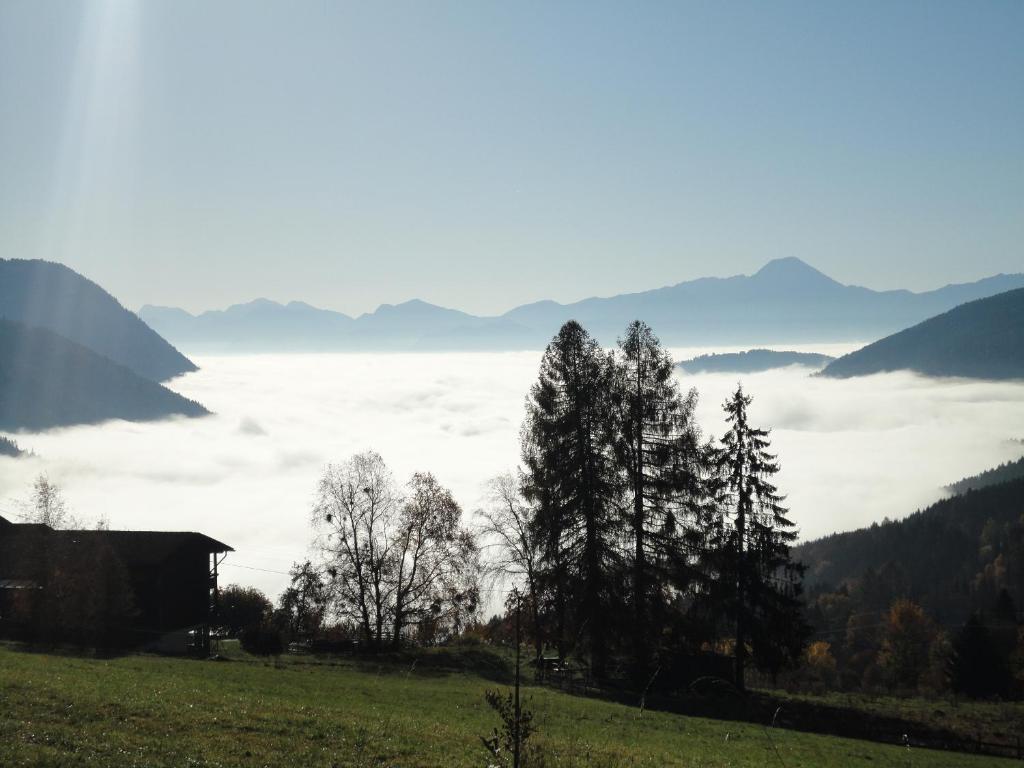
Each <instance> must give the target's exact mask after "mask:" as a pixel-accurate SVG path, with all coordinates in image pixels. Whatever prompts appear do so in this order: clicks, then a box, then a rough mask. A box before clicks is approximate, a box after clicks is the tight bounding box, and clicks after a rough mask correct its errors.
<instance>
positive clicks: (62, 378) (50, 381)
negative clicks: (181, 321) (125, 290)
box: [0, 320, 207, 430]
mask: <svg viewBox="0 0 1024 768" xmlns="http://www.w3.org/2000/svg"><path fill="white" fill-rule="evenodd" d="M206 413H207V410H206V409H205V408H203V406H201V405H199V404H198V403H195V402H193V401H191V400H187V399H186V398H184V397H182V396H181V395H178V394H176V393H175V392H172V391H171V390H169V389H167V388H166V387H164V386H162V385H160V384H158V383H156V382H155V381H151V380H150V379H147V378H144V377H142V376H139V375H138V374H137V373H135V372H134V371H132V370H131V369H129V368H127V367H126V366H123V365H118V364H117V363H114V362H112V361H110V360H109V359H107V358H106V357H103V356H102V355H99V354H97V353H96V352H93V351H92V350H91V349H88V348H86V347H84V346H83V345H81V344H77V343H75V342H73V341H69V340H68V339H65V338H64V337H62V336H58V335H57V334H56V333H54V332H53V331H50V330H47V329H45V328H29V327H26V326H24V325H22V324H20V323H15V322H12V321H10V320H0V429H5V430H42V429H49V428H52V427H62V426H70V425H73V424H91V423H97V422H101V421H105V420H108V419H125V420H127V421H148V420H151V419H159V418H164V417H167V416H175V415H181V416H202V415H204V414H206Z"/></svg>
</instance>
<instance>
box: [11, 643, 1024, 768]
mask: <svg viewBox="0 0 1024 768" xmlns="http://www.w3.org/2000/svg"><path fill="white" fill-rule="evenodd" d="M430 661H431V659H425V661H424V664H422V665H420V664H417V665H416V666H415V667H412V666H411V665H407V664H401V665H399V664H382V665H380V666H379V667H377V666H375V665H366V664H363V665H355V664H352V663H335V664H327V663H304V660H303V659H301V658H298V659H289V660H286V661H283V662H279V663H273V662H270V663H266V662H262V661H257V660H254V659H247V658H239V659H238V660H235V661H231V662H220V663H219V662H213V661H190V660H183V659H168V658H160V657H154V656H126V657H121V658H116V659H111V660H102V659H91V658H81V657H74V656H61V655H45V654H40V653H27V652H23V651H20V650H17V649H14V648H11V647H2V646H0V765H2V766H4V767H5V768H7V767H8V766H29V765H30V766H77V765H90V766H110V767H111V768H114V767H115V766H116V767H117V768H121V767H122V766H211V767H212V766H259V765H273V766H276V765H297V766H325V767H330V766H486V765H487V760H486V759H485V754H484V752H483V749H482V747H481V746H480V740H479V736H480V735H482V734H485V733H488V732H489V731H490V730H491V728H493V727H494V725H496V717H495V715H494V714H493V712H492V711H491V710H490V709H489V708H488V707H487V706H486V704H485V703H484V701H483V692H484V690H485V689H487V688H494V687H497V686H496V684H495V683H493V682H490V681H488V680H487V679H485V678H484V677H481V676H478V675H476V674H473V673H471V672H467V671H453V672H446V671H442V670H439V669H436V668H435V667H433V666H432V665H431V664H430ZM525 699H526V701H527V705H528V706H529V707H530V708H532V709H533V710H534V712H535V714H536V722H537V724H538V726H539V731H538V735H537V737H536V743H537V744H538V746H539V747H540V748H542V750H543V752H544V756H545V765H547V766H723V767H724V766H730V767H737V768H739V767H741V766H756V767H757V768H764V767H766V766H786V767H792V766H805V767H810V766H836V765H851V766H900V767H901V768H903V767H905V766H920V767H921V768H924V767H926V766H937V767H938V766H949V767H950V768H952V767H953V766H968V767H969V766H981V765H1011V764H1013V763H1010V762H1009V761H1004V760H998V759H994V758H982V757H975V756H968V755H962V754H952V753H943V752H934V751H928V750H908V749H904V748H900V747H890V746H884V745H879V744H873V743H869V742H861V741H852V740H847V739H839V738H831V737H827V736H817V735H811V734H805V733H797V732H792V731H785V730H781V729H770V730H766V729H764V728H761V727H759V726H755V725H751V724H747V723H732V722H726V721H716V720H706V719H702V718H693V717H682V716H678V715H669V714H665V713H659V712H651V711H646V712H644V713H643V715H642V716H641V715H640V713H639V711H638V710H637V709H635V708H630V707H625V706H622V705H617V704H613V703H609V702H604V701H599V700H594V699H585V698H580V697H572V696H568V695H565V694H562V693H559V692H557V691H552V690H548V689H544V688H527V689H526V691H525Z"/></svg>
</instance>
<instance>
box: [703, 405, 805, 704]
mask: <svg viewBox="0 0 1024 768" xmlns="http://www.w3.org/2000/svg"><path fill="white" fill-rule="evenodd" d="M752 400H753V398H751V397H750V396H749V395H745V394H744V393H743V388H742V387H737V389H736V392H735V393H734V394H733V395H732V396H731V397H730V398H729V399H728V400H726V401H725V404H724V405H723V408H724V410H725V412H726V421H727V422H728V423H729V425H730V427H729V430H728V431H727V432H726V434H725V436H724V437H723V438H722V443H721V446H720V447H719V448H718V449H717V451H716V453H717V461H716V463H717V465H718V466H717V468H718V478H717V481H716V485H717V490H716V496H717V498H718V501H719V503H720V505H721V508H722V512H723V526H722V541H721V549H720V551H719V558H718V563H719V567H720V569H721V570H720V574H719V575H720V577H721V579H722V584H723V585H725V586H726V589H727V594H728V602H729V603H730V604H731V605H730V608H731V613H732V615H733V618H734V620H735V632H736V636H735V644H736V648H735V654H736V685H737V687H739V688H740V689H741V690H742V689H743V688H744V668H745V665H746V663H747V656H748V644H749V645H750V647H751V648H752V649H753V653H754V661H755V663H757V665H758V666H759V667H761V668H763V669H768V670H770V671H772V672H775V671H777V670H778V669H779V668H780V667H781V666H782V665H783V664H784V663H786V662H787V661H791V660H793V659H795V658H796V657H797V656H798V655H799V653H800V651H801V650H802V648H803V645H804V642H805V640H806V634H807V633H806V629H805V625H804V623H803V620H802V619H801V617H800V610H799V609H800V604H799V595H800V578H801V576H802V572H803V569H802V567H801V566H799V565H797V564H795V563H793V562H792V560H791V559H790V556H789V545H790V544H791V543H792V542H793V541H794V540H795V539H796V532H795V530H794V525H793V523H792V522H791V521H790V520H789V518H787V517H786V514H787V510H786V508H785V507H783V506H782V502H783V500H784V497H783V496H781V495H780V494H779V492H778V488H777V487H776V486H775V485H774V483H773V482H772V478H773V477H774V475H775V474H776V473H777V472H778V471H779V465H778V462H777V461H776V457H775V455H774V454H772V453H769V447H770V445H771V444H770V441H769V440H768V431H767V430H763V429H757V428H755V427H753V426H751V425H750V422H749V420H748V417H747V407H748V406H749V405H750V403H751V402H752ZM729 593H731V594H729Z"/></svg>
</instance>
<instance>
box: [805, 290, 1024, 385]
mask: <svg viewBox="0 0 1024 768" xmlns="http://www.w3.org/2000/svg"><path fill="white" fill-rule="evenodd" d="M896 370H911V371H917V372H918V373H923V374H925V375H928V376H963V377H969V378H979V379H1024V288H1018V289H1016V290H1012V291H1006V292H1005V293H1000V294H998V295H996V296H989V297H987V298H984V299H977V300H975V301H970V302H967V303H966V304H963V305H961V306H959V307H956V308H955V309H951V310H949V311H948V312H944V313H942V314H941V315H938V316H936V317H932V318H929V319H928V320H925V321H924V322H922V323H919V324H917V325H915V326H913V327H911V328H907V329H906V330H903V331H900V332H898V333H894V334H892V335H891V336H887V337H886V338H884V339H880V340H879V341H876V342H874V343H872V344H868V345H867V346H866V347H863V348H861V349H858V350H857V351H856V352H851V353H850V354H848V355H844V356H843V357H840V358H838V359H837V360H834V361H833V362H831V363H829V365H828V366H826V368H825V369H824V370H823V371H822V372H821V375H823V376H831V377H833V378H848V377H850V376H865V375H868V374H872V373H881V372H883V371H896Z"/></svg>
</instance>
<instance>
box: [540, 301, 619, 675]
mask: <svg viewBox="0 0 1024 768" xmlns="http://www.w3.org/2000/svg"><path fill="white" fill-rule="evenodd" d="M612 371H613V369H612V363H611V360H610V357H609V355H608V354H607V353H605V352H604V351H603V350H602V349H601V347H600V346H599V345H598V343H597V342H596V341H595V340H594V339H593V338H592V337H591V336H590V335H589V334H588V333H587V332H586V331H585V330H584V329H583V327H582V326H581V325H580V324H579V323H577V322H576V321H573V320H570V321H569V322H567V323H566V324H565V325H563V326H562V328H561V329H560V330H559V332H558V334H557V335H556V336H555V338H554V339H552V341H551V343H550V344H549V345H548V347H547V350H546V351H545V353H544V358H543V360H542V361H541V367H540V376H539V379H538V381H537V383H536V384H534V386H533V387H532V389H531V391H530V397H529V400H528V402H527V416H526V424H525V426H524V434H523V460H524V462H525V464H526V482H525V488H524V490H525V492H526V494H527V497H528V499H529V500H530V501H531V502H532V503H534V504H536V506H537V509H538V515H537V525H538V526H539V528H540V533H539V538H540V541H541V542H542V548H543V557H544V562H545V564H546V566H547V567H548V568H549V569H550V570H551V572H552V573H553V578H552V579H551V580H550V584H551V586H552V591H553V592H554V594H555V598H554V599H555V602H556V610H557V612H558V614H559V616H558V624H559V638H558V642H559V649H560V651H561V653H563V654H564V652H565V649H566V645H567V642H568V641H569V640H570V638H568V637H567V634H566V630H567V629H568V627H567V623H566V618H567V608H568V607H569V605H570V600H571V604H572V605H573V607H574V608H576V609H577V610H576V611H574V615H575V622H574V623H575V627H574V629H575V631H574V633H573V636H572V639H573V640H575V638H579V640H581V641H582V643H583V646H584V648H585V650H586V651H587V652H589V655H590V661H591V667H592V669H593V671H594V673H595V674H596V675H598V676H601V675H603V674H604V672H605V669H606V665H607V660H608V645H607V622H608V618H609V615H610V612H609V611H608V610H607V608H608V607H609V606H610V604H611V595H612V593H613V592H614V591H615V588H616V579H615V578H614V573H615V571H616V569H617V567H618V559H619V558H618V553H617V533H618V532H617V530H616V528H617V517H616V515H615V500H616V497H617V495H618V490H619V489H618V487H617V478H616V475H615V471H614V461H613V453H612V440H611V417H610V403H611V397H610V394H611V391H612V386H611V384H612Z"/></svg>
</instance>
